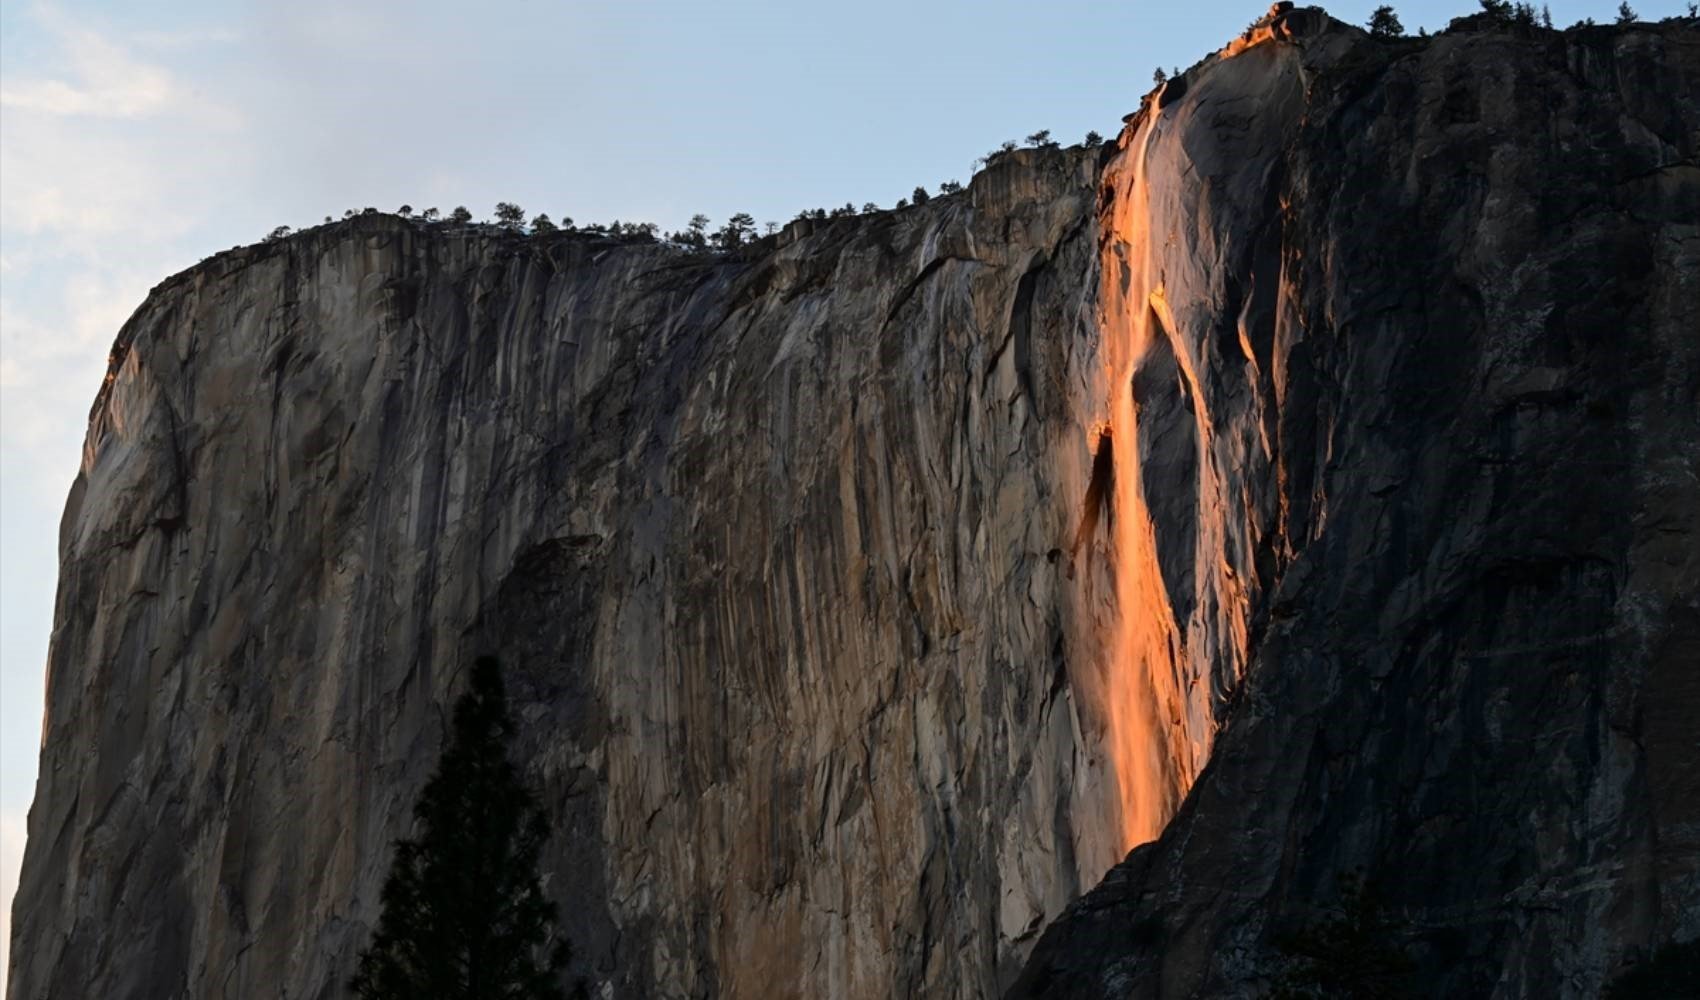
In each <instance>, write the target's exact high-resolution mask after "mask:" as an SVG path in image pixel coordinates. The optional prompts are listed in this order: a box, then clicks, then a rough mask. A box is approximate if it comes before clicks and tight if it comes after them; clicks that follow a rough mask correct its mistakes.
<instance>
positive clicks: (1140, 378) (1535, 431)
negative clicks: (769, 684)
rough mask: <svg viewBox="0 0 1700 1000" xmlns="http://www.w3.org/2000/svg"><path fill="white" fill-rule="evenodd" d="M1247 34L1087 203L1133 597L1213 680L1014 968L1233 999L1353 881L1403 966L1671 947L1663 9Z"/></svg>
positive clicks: (1683, 829)
mask: <svg viewBox="0 0 1700 1000" xmlns="http://www.w3.org/2000/svg"><path fill="white" fill-rule="evenodd" d="M1275 29H1276V30H1275V31H1273V32H1272V33H1271V34H1272V35H1273V38H1274V40H1271V41H1266V42H1264V43H1263V44H1257V45H1252V46H1249V47H1244V46H1236V47H1235V49H1237V50H1238V51H1234V52H1233V55H1232V58H1229V59H1226V60H1220V61H1207V62H1206V63H1205V64H1203V65H1202V66H1200V67H1198V68H1195V69H1194V70H1193V71H1191V72H1189V73H1188V74H1187V76H1186V77H1185V78H1184V79H1183V80H1181V81H1179V82H1178V84H1171V85H1170V87H1169V89H1168V90H1166V91H1164V92H1163V94H1162V95H1161V96H1160V97H1159V98H1158V99H1157V100H1156V101H1155V102H1153V104H1152V105H1150V106H1148V107H1147V109H1146V112H1145V113H1144V114H1143V115H1142V116H1141V117H1139V118H1138V119H1136V120H1135V121H1134V123H1133V125H1132V126H1131V127H1130V128H1129V130H1128V132H1127V133H1125V134H1124V135H1123V137H1122V139H1121V143H1120V151H1119V153H1118V155H1117V157H1116V159H1115V160H1113V161H1112V162H1111V163H1110V164H1109V165H1108V167H1107V168H1106V177H1105V192H1104V193H1105V207H1104V210H1103V214H1102V219H1103V232H1102V239H1103V241H1104V243H1103V246H1104V271H1103V275H1104V276H1103V291H1102V301H1103V308H1104V319H1103V321H1102V324H1101V326H1102V329H1103V335H1104V336H1105V338H1106V339H1107V340H1110V341H1112V346H1110V347H1108V348H1107V350H1110V351H1112V352H1113V351H1115V350H1126V351H1127V352H1129V360H1128V362H1127V368H1129V369H1131V371H1132V375H1131V383H1132V384H1131V392H1130V396H1131V398H1132V402H1131V404H1130V406H1129V407H1128V408H1127V409H1124V410H1123V411H1122V413H1121V414H1120V416H1119V417H1118V418H1117V423H1118V429H1117V431H1116V436H1117V440H1118V442H1119V441H1120V440H1121V439H1122V437H1123V436H1124V435H1123V433H1122V431H1121V429H1120V426H1119V425H1122V424H1126V425H1128V426H1131V427H1132V429H1133V430H1134V432H1135V434H1136V436H1137V443H1136V445H1135V446H1130V448H1129V449H1127V452H1126V454H1125V457H1124V452H1123V450H1122V449H1121V448H1120V447H1119V446H1118V451H1117V459H1118V464H1117V469H1116V473H1117V475H1118V477H1119V476H1121V475H1122V474H1123V466H1124V464H1125V463H1126V462H1128V461H1133V460H1137V461H1138V462H1139V468H1140V475H1139V483H1140V488H1141V489H1142V491H1143V493H1142V499H1143V503H1144V509H1143V511H1142V514H1143V516H1144V518H1145V520H1146V521H1147V522H1148V528H1147V527H1146V526H1145V525H1142V526H1141V529H1142V531H1144V532H1145V534H1146V540H1145V541H1144V542H1142V543H1141V544H1142V546H1143V548H1144V550H1145V551H1146V552H1147V556H1146V562H1147V564H1148V565H1149V564H1151V563H1155V565H1156V567H1157V569H1156V571H1154V572H1153V576H1154V577H1156V576H1159V575H1160V578H1161V581H1162V583H1163V585H1164V586H1165V588H1166V590H1167V593H1166V594H1164V593H1159V592H1157V591H1156V590H1155V587H1154V585H1151V586H1147V588H1146V589H1147V591H1148V592H1149V593H1150V602H1151V605H1152V607H1153V608H1155V612H1154V613H1153V615H1152V618H1153V619H1154V620H1155V624H1150V625H1141V626H1138V627H1139V628H1143V629H1146V630H1147V633H1148V635H1149V636H1152V637H1154V638H1150V639H1148V640H1146V641H1147V648H1149V647H1150V646H1156V647H1159V648H1160V647H1161V646H1162V645H1163V644H1165V643H1166V644H1169V645H1171V646H1174V647H1176V648H1178V649H1180V650H1181V655H1180V656H1179V657H1178V660H1179V661H1180V662H1191V663H1192V664H1193V666H1192V667H1191V668H1190V671H1183V676H1184V675H1185V674H1187V673H1190V675H1191V676H1193V677H1198V678H1208V679H1209V680H1210V681H1211V682H1212V683H1214V684H1215V685H1216V686H1217V690H1218V691H1221V690H1227V691H1230V692H1232V693H1231V695H1230V706H1229V707H1228V709H1227V710H1226V711H1225V712H1223V713H1221V718H1222V719H1223V726H1222V729H1221V731H1220V733H1219V734H1218V736H1217V739H1216V742H1215V749H1214V751H1213V752H1212V754H1211V756H1210V760H1209V764H1208V767H1206V768H1205V769H1204V770H1203V772H1202V774H1201V775H1200V776H1199V777H1198V779H1197V783H1196V785H1195V786H1194V788H1193V791H1192V794H1191V796H1190V797H1189V798H1188V799H1187V801H1186V803H1185V805H1184V806H1183V807H1182V809H1181V810H1180V813H1179V815H1178V817H1176V818H1175V819H1174V820H1173V822H1172V823H1171V824H1170V825H1169V826H1168V827H1167V829H1166V830H1165V831H1164V833H1163V835H1162V837H1161V839H1160V840H1158V841H1157V842H1156V843H1155V844H1151V845H1149V846H1147V847H1144V848H1142V849H1139V850H1136V851H1135V852H1134V853H1133V854H1132V855H1131V856H1130V857H1129V859H1128V860H1127V862H1126V863H1125V864H1123V865H1120V866H1118V867H1117V868H1116V869H1115V870H1113V871H1112V872H1111V874H1110V876H1109V877H1108V878H1107V879H1106V880H1105V882H1104V883H1103V884H1102V885H1101V886H1099V887H1098V888H1097V889H1095V890H1094V891H1092V892H1090V893H1089V894H1088V895H1087V896H1086V897H1085V898H1084V899H1082V900H1081V901H1080V902H1079V903H1078V904H1076V905H1074V906H1073V907H1071V908H1070V910H1069V911H1068V912H1067V914H1065V916H1064V917H1063V918H1061V919H1060V920H1059V921H1057V922H1055V923H1053V924H1052V925H1051V927H1050V928H1049V929H1048V930H1047V931H1046V933H1045V935H1044V938H1043V940H1042V942H1041V944H1040V945H1039V946H1038V948H1037V949H1036V950H1035V952H1034V954H1033V956H1032V959H1031V961H1030V964H1029V966H1028V967H1027V969H1026V971H1025V973H1024V975H1023V978H1022V980H1021V982H1020V983H1019V985H1018V986H1017V988H1016V989H1015V990H1013V991H1012V994H1013V995H1015V996H1047V997H1053V996H1079V997H1096V996H1140V997H1157V996H1212V997H1215V996H1257V995H1263V994H1264V993H1265V992H1266V991H1267V990H1268V988H1269V986H1270V983H1271V980H1272V978H1273V977H1274V976H1276V975H1278V974H1279V973H1280V972H1281V971H1282V969H1283V962H1284V961H1285V957H1284V956H1283V955H1282V954H1281V953H1280V950H1279V948H1278V947H1277V941H1278V940H1279V939H1280V937H1281V936H1282V934H1283V933H1284V932H1288V931H1292V930H1295V929H1297V928H1298V927H1300V926H1302V925H1303V924H1305V923H1307V922H1311V921H1315V920H1318V919H1321V918H1322V917H1323V916H1324V915H1325V914H1326V913H1327V908H1328V907H1329V906H1330V905H1333V904H1334V903H1336V901H1337V897H1338V890H1337V885H1338V879H1339V878H1340V876H1342V875H1345V874H1348V873H1351V872H1353V871H1354V870H1358V871H1361V873H1362V874H1363V876H1364V878H1365V879H1366V880H1367V883H1368V885H1369V886H1370V891H1371V892H1372V893H1373V895H1374V896H1375V897H1376V898H1377V899H1378V901H1379V902H1380V903H1381V905H1382V906H1383V907H1384V908H1385V910H1386V911H1387V913H1388V914H1389V917H1390V919H1391V921H1392V924H1393V929H1392V930H1391V931H1389V932H1388V934H1387V935H1386V938H1387V940H1385V941H1384V942H1382V943H1383V944H1385V945H1386V946H1387V947H1389V948H1392V949H1397V950H1401V951H1403V952H1405V954H1406V955H1407V956H1408V957H1409V958H1410V959H1411V960H1412V961H1413V962H1415V963H1416V974H1415V978H1414V980H1413V983H1412V985H1413V987H1414V988H1415V989H1416V992H1417V994H1418V995H1432V996H1490V995H1492V996H1508V997H1525V996H1526V997H1554V996H1576V997H1592V996H1597V995H1599V993H1600V990H1601V986H1602V984H1603V983H1604V982H1605V981H1606V980H1607V979H1609V978H1610V977H1612V976H1614V975H1616V974H1617V973H1619V972H1621V971H1622V969H1623V967H1624V964H1625V963H1626V961H1628V960H1630V959H1632V958H1633V957H1634V956H1635V955H1636V953H1638V952H1641V951H1642V950H1644V949H1648V948H1650V947H1651V946H1654V945H1657V944H1661V943H1664V942H1666V941H1669V940H1672V939H1675V940H1691V939H1693V938H1694V937H1695V936H1696V935H1697V934H1700V787H1697V786H1696V784H1695V778H1694V775H1695V773H1696V772H1695V770H1694V768H1695V767H1696V766H1697V765H1700V745H1697V743H1696V739H1695V729H1694V727H1693V725H1692V719H1693V718H1694V717H1695V715H1696V713H1697V712H1700V333H1697V331H1700V160H1697V153H1700V150H1697V148H1696V143H1697V142H1700V96H1697V95H1700V32H1697V31H1696V30H1695V27H1694V25H1693V24H1692V22H1690V23H1688V24H1687V25H1684V26H1678V25H1667V26H1660V27H1659V28H1656V29H1650V30H1648V29H1636V30H1615V29H1597V30H1587V31H1578V32H1569V33H1565V34H1564V35H1559V34H1556V33H1537V34H1536V37H1518V36H1516V35H1514V34H1510V33H1500V34H1492V33H1487V34H1471V35H1449V36H1445V37H1441V38H1438V39H1436V40H1433V41H1431V42H1428V43H1417V42H1414V41H1413V42H1410V43H1398V44H1392V45H1381V44H1376V43H1373V42H1369V41H1367V40H1364V39H1363V37H1362V36H1361V35H1359V34H1358V33H1356V32H1355V31H1350V30H1341V29H1339V28H1338V27H1331V26H1329V25H1327V24H1326V23H1325V22H1323V21H1322V20H1321V19H1320V18H1317V17H1316V16H1315V15H1314V14H1312V13H1311V12H1304V11H1301V12H1298V13H1297V14H1295V15H1294V16H1292V17H1291V18H1288V19H1284V20H1283V21H1280V22H1278V23H1277V24H1276V25H1275ZM1230 51H1233V50H1230ZM1115 344H1119V345H1122V346H1120V347H1117V346H1114V345H1115ZM1212 620H1214V621H1215V622H1216V624H1215V626H1214V627H1212V625H1211V622H1212ZM1242 672H1243V677H1244V682H1243V684H1242V685H1241V686H1240V688H1239V689H1238V690H1237V691H1234V685H1235V683H1236V681H1237V680H1238V678H1239V677H1240V676H1242ZM1174 704H1175V705H1176V706H1177V711H1176V712H1175V714H1174V715H1172V716H1171V717H1170V718H1171V719H1175V718H1192V719H1197V718H1204V717H1207V713H1206V712H1205V711H1204V706H1207V705H1208V704H1209V702H1208V701H1206V700H1204V699H1203V698H1202V697H1200V698H1197V699H1196V700H1194V699H1193V698H1190V697H1188V696H1187V695H1186V694H1184V693H1183V694H1181V695H1180V696H1179V697H1177V698H1176V699H1175V701H1174ZM1194 706H1197V707H1194ZM1187 709H1191V712H1190V714H1185V713H1184V712H1183V710H1187ZM1679 719H1682V720H1688V721H1685V722H1678V721H1677V720H1679ZM1157 721H1158V722H1159V724H1160V723H1161V722H1162V721H1163V719H1162V718H1159V719H1158V720H1157ZM1194 731H1196V728H1195V730H1194ZM1158 744H1159V745H1163V746H1167V747H1169V748H1170V757H1171V759H1173V760H1175V761H1177V762H1178V763H1177V764H1176V765H1175V767H1179V768H1184V766H1185V764H1186V762H1187V758H1186V756H1185V754H1184V753H1181V752H1179V750H1178V749H1176V748H1179V747H1181V743H1180V741H1179V738H1178V732H1176V731H1171V733H1169V734H1167V736H1166V739H1161V738H1160V739H1159V740H1158ZM1195 759H1197V758H1195Z"/></svg>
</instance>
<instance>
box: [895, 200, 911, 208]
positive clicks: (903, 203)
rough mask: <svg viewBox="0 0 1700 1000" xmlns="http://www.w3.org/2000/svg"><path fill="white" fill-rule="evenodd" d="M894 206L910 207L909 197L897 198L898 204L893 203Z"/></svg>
mask: <svg viewBox="0 0 1700 1000" xmlns="http://www.w3.org/2000/svg"><path fill="white" fill-rule="evenodd" d="M892 207H893V208H908V207H909V199H908V198H899V199H897V204H895V205H893V206H892Z"/></svg>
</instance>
